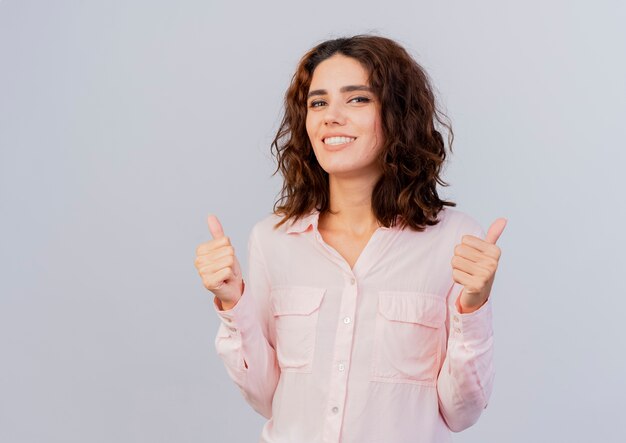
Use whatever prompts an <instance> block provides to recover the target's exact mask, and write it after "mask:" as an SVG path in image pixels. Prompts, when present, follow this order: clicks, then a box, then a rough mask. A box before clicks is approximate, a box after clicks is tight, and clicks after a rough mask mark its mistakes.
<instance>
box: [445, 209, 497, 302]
mask: <svg viewBox="0 0 626 443" xmlns="http://www.w3.org/2000/svg"><path fill="white" fill-rule="evenodd" d="M506 223H507V219H506V218H498V219H496V221H494V222H493V223H492V224H491V226H490V227H489V230H488V231H487V235H486V236H485V239H484V240H482V239H481V238H478V237H476V236H473V235H464V236H463V238H462V239H461V243H460V244H458V245H456V247H455V248H454V257H452V262H451V263H452V278H453V279H454V281H455V282H456V283H458V284H461V285H463V289H462V290H461V295H460V296H459V298H458V299H457V302H458V303H457V307H458V308H460V313H461V314H467V313H470V312H473V311H475V310H477V309H478V308H480V307H481V306H482V305H483V304H485V302H486V301H487V298H489V293H490V292H491V286H492V285H493V279H494V277H495V275H496V270H497V269H498V260H499V259H500V254H501V251H500V248H499V247H498V246H496V241H498V238H499V237H500V235H501V234H502V231H504V227H505V226H506Z"/></svg>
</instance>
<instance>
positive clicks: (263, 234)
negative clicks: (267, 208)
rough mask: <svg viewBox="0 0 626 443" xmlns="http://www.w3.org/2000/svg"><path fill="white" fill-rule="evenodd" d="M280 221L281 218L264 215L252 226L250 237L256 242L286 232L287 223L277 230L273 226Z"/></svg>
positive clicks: (270, 214)
mask: <svg viewBox="0 0 626 443" xmlns="http://www.w3.org/2000/svg"><path fill="white" fill-rule="evenodd" d="M280 220H281V217H279V216H278V215H276V214H274V213H269V214H265V215H264V216H262V217H261V218H259V219H257V221H256V222H255V223H254V225H253V226H252V230H251V232H250V235H251V236H253V237H255V238H256V239H257V240H264V239H271V238H274V237H276V236H279V235H282V234H284V233H285V232H286V229H287V225H288V223H284V224H283V225H281V226H280V227H278V228H275V227H274V226H275V225H276V224H277V223H278V222H279V221H280Z"/></svg>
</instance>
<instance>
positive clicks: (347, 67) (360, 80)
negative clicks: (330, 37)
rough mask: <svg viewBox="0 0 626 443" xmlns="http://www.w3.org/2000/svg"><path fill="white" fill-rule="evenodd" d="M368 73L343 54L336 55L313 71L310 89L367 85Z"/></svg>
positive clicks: (357, 62)
mask: <svg viewBox="0 0 626 443" xmlns="http://www.w3.org/2000/svg"><path fill="white" fill-rule="evenodd" d="M367 77H368V75H367V71H366V69H365V68H364V67H363V66H362V65H361V63H360V62H359V61H358V60H356V59H354V58H352V57H346V56H345V55H342V54H335V55H333V56H331V57H329V58H327V59H326V60H324V61H323V62H321V63H320V64H319V65H317V67H316V68H315V70H314V71H313V77H312V79H311V85H310V88H311V89H313V88H317V87H321V88H332V87H337V88H339V87H341V86H344V85H353V84H360V85H367V84H368V81H367Z"/></svg>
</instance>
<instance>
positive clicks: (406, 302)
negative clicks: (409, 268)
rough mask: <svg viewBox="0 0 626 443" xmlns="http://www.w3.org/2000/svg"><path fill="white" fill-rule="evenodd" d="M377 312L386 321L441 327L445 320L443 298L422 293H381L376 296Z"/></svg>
mask: <svg viewBox="0 0 626 443" xmlns="http://www.w3.org/2000/svg"><path fill="white" fill-rule="evenodd" d="M378 311H379V312H380V313H381V314H382V315H383V316H384V317H385V318H387V319H389V320H394V321H401V322H406V323H419V324H422V325H425V326H430V327H431V328H439V327H441V326H442V325H443V324H444V322H445V319H446V304H445V300H444V299H443V298H440V297H437V296H436V295H432V294H427V293H424V292H411V291H383V292H380V293H379V295H378Z"/></svg>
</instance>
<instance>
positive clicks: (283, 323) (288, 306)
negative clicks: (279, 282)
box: [270, 286, 326, 372]
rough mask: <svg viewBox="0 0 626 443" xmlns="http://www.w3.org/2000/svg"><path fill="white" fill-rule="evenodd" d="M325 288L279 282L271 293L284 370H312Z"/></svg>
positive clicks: (278, 349) (280, 356) (281, 366)
mask: <svg viewBox="0 0 626 443" xmlns="http://www.w3.org/2000/svg"><path fill="white" fill-rule="evenodd" d="M325 292H326V289H325V288H316V287H310V286H277V287H274V288H272V291H271V294H270V300H271V307H272V313H273V315H274V324H275V325H276V354H277V358H278V365H279V366H280V368H281V370H285V371H291V372H311V370H312V367H313V357H314V354H315V343H316V336H317V322H318V316H319V308H320V305H321V303H322V299H323V298H324V294H325Z"/></svg>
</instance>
